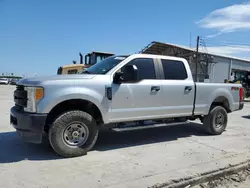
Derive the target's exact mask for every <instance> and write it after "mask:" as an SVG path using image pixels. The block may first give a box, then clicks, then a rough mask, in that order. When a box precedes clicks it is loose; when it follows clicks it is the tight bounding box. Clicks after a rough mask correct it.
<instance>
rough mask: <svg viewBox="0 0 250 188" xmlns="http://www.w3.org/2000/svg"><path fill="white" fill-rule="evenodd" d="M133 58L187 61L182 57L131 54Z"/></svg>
mask: <svg viewBox="0 0 250 188" xmlns="http://www.w3.org/2000/svg"><path fill="white" fill-rule="evenodd" d="M131 56H133V57H148V58H161V59H172V60H178V61H187V60H186V59H185V58H182V57H175V56H167V55H154V54H132V55H131Z"/></svg>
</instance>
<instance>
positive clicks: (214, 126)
mask: <svg viewBox="0 0 250 188" xmlns="http://www.w3.org/2000/svg"><path fill="white" fill-rule="evenodd" d="M227 121H228V117H227V111H226V109H225V108H223V107H222V106H215V107H213V108H212V110H211V111H210V112H209V114H208V115H206V116H204V118H203V125H204V126H205V129H206V131H207V132H208V133H209V134H212V135H220V134H222V132H223V131H224V130H225V129H226V127H227Z"/></svg>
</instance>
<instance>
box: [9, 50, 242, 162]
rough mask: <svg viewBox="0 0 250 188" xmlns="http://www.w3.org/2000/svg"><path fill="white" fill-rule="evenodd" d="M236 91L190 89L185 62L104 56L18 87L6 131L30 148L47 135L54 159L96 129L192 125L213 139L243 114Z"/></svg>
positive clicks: (86, 146)
mask: <svg viewBox="0 0 250 188" xmlns="http://www.w3.org/2000/svg"><path fill="white" fill-rule="evenodd" d="M243 96H244V90H243V88H242V85H241V84H230V83H229V84H226V83H224V84H217V83H216V84H213V83H195V82H194V81H193V77H192V73H191V70H190V67H189V64H188V62H187V61H186V59H183V58H177V57H169V56H160V55H146V54H134V55H130V56H111V57H108V58H106V59H104V60H103V61H101V62H99V63H97V64H95V65H93V66H91V67H90V68H88V69H86V70H85V71H84V72H83V73H82V74H80V75H65V76H58V75H57V76H50V77H35V78H28V79H23V80H20V81H19V82H18V85H17V88H16V90H15V92H14V101H15V106H14V107H12V108H11V117H10V119H11V124H12V125H13V126H14V128H15V129H16V130H17V132H18V133H19V135H20V136H21V137H22V138H23V139H25V140H27V141H29V142H34V143H41V142H42V134H43V132H45V133H48V137H49V141H50V144H51V146H52V148H53V149H54V150H55V151H56V152H57V153H58V154H60V155H61V156H64V157H75V156H80V155H84V154H86V153H87V152H88V151H89V150H91V149H92V148H93V146H94V145H95V143H96V140H97V137H98V132H99V130H100V129H101V128H111V129H112V130H114V131H128V130H135V129H145V128H153V127H159V126H167V125H175V124H182V123H186V122H187V121H188V120H195V119H200V120H201V122H203V126H204V128H205V130H206V131H207V132H208V133H209V134H212V135H219V134H222V132H223V131H224V130H225V129H226V127H227V122H228V116H227V114H228V113H231V112H233V111H237V110H241V109H242V108H243V105H244V103H243Z"/></svg>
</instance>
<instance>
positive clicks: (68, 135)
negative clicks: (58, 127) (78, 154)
mask: <svg viewBox="0 0 250 188" xmlns="http://www.w3.org/2000/svg"><path fill="white" fill-rule="evenodd" d="M88 137H89V129H88V127H87V126H86V125H85V124H84V123H81V122H74V123H71V124H69V125H68V126H67V127H66V128H65V129H64V131H63V141H64V142H65V143H66V144H67V145H69V146H81V145H83V144H84V143H85V142H86V141H87V140H88Z"/></svg>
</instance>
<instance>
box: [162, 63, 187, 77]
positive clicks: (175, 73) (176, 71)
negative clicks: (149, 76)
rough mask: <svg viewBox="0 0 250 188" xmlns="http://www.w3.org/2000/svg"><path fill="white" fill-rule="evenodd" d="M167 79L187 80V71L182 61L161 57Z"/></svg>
mask: <svg viewBox="0 0 250 188" xmlns="http://www.w3.org/2000/svg"><path fill="white" fill-rule="evenodd" d="M161 62H162V66H163V71H164V75H165V80H185V79H186V78H187V71H186V68H185V66H184V64H183V62H182V61H176V60H168V59H161Z"/></svg>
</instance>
